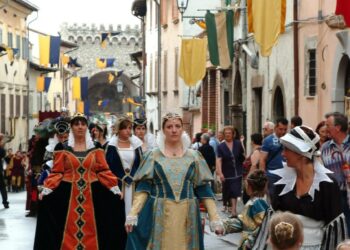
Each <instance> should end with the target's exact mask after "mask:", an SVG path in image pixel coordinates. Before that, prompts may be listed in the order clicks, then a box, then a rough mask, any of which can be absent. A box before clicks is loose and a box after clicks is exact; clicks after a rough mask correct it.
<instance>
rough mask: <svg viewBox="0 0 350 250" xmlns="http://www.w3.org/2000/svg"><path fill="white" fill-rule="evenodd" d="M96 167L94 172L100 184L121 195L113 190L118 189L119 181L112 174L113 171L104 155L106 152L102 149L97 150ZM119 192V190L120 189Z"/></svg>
mask: <svg viewBox="0 0 350 250" xmlns="http://www.w3.org/2000/svg"><path fill="white" fill-rule="evenodd" d="M95 160H96V162H95V166H94V170H95V172H96V175H97V178H98V180H99V182H101V184H102V185H103V186H105V187H106V188H108V189H109V190H111V191H112V192H113V193H119V192H118V191H117V192H114V191H113V189H116V187H118V185H117V184H118V180H117V177H116V176H115V175H114V174H113V173H112V171H111V170H110V169H109V167H108V164H107V162H106V158H105V155H104V151H103V150H102V149H97V150H96V153H95ZM118 190H119V188H118Z"/></svg>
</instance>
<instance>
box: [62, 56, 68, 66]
mask: <svg viewBox="0 0 350 250" xmlns="http://www.w3.org/2000/svg"><path fill="white" fill-rule="evenodd" d="M69 58H70V56H67V55H64V54H62V56H61V60H62V64H63V65H67V64H68V63H69Z"/></svg>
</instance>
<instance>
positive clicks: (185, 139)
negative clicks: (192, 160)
mask: <svg viewBox="0 0 350 250" xmlns="http://www.w3.org/2000/svg"><path fill="white" fill-rule="evenodd" d="M164 141H165V135H164V133H163V131H160V132H159V134H158V136H157V145H158V147H159V149H160V151H161V152H162V153H163V154H164V155H165V152H164V151H165V145H164ZM181 142H182V148H183V154H185V153H186V151H187V149H189V148H190V146H191V139H190V137H189V136H188V134H187V133H186V132H185V131H184V132H182V135H181Z"/></svg>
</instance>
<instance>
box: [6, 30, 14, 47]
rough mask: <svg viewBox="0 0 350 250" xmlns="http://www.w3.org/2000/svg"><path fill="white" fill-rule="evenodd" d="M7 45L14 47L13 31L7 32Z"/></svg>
mask: <svg viewBox="0 0 350 250" xmlns="http://www.w3.org/2000/svg"><path fill="white" fill-rule="evenodd" d="M7 46H8V47H10V48H12V47H13V40H12V33H11V32H8V33H7Z"/></svg>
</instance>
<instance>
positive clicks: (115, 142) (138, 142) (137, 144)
mask: <svg viewBox="0 0 350 250" xmlns="http://www.w3.org/2000/svg"><path fill="white" fill-rule="evenodd" d="M118 141H119V137H118V136H117V135H113V136H112V138H111V139H110V140H109V142H108V145H111V146H114V147H116V148H117V147H118ZM129 141H130V144H131V147H132V148H133V149H136V148H138V147H141V146H142V143H143V142H142V141H141V140H140V139H139V138H138V137H137V136H134V135H132V136H131V137H130V138H129Z"/></svg>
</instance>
